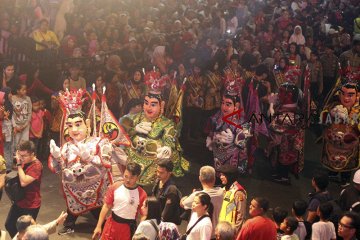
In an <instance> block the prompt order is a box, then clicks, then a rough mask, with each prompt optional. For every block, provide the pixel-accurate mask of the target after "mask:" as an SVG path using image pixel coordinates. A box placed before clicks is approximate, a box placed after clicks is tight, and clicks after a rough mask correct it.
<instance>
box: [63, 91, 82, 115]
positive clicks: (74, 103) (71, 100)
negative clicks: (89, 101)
mask: <svg viewBox="0 0 360 240" xmlns="http://www.w3.org/2000/svg"><path fill="white" fill-rule="evenodd" d="M83 95H84V91H83V90H82V89H79V90H77V91H69V90H68V89H66V91H65V92H64V93H60V94H59V97H60V103H61V105H62V107H63V109H64V110H66V112H67V114H75V113H82V111H81V108H82V104H83V102H84V100H85V98H83Z"/></svg>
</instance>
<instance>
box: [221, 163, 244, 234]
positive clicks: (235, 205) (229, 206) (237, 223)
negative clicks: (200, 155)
mask: <svg viewBox="0 0 360 240" xmlns="http://www.w3.org/2000/svg"><path fill="white" fill-rule="evenodd" d="M219 171H220V180H221V183H222V185H224V187H223V189H224V191H225V195H224V200H223V203H222V207H221V211H220V215H219V221H227V222H229V223H231V224H232V225H233V226H234V227H235V230H236V232H239V230H240V229H241V226H242V225H243V223H244V222H245V215H246V198H247V194H246V191H245V188H244V187H243V186H241V185H240V184H239V183H238V182H237V181H236V178H237V176H238V174H239V172H238V169H237V167H235V166H231V165H229V164H226V165H223V166H221V167H220V170H219Z"/></svg>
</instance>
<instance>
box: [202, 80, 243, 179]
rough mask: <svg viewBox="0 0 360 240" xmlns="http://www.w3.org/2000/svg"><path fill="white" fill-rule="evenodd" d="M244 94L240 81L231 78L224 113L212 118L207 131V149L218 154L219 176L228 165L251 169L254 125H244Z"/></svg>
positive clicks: (223, 98) (228, 83)
mask: <svg viewBox="0 0 360 240" xmlns="http://www.w3.org/2000/svg"><path fill="white" fill-rule="evenodd" d="M240 93H241V82H240V80H238V79H237V78H233V77H232V75H227V78H226V82H225V92H224V94H223V96H222V102H221V108H220V111H218V112H217V113H216V114H215V115H214V116H212V117H211V118H210V122H209V124H208V126H207V127H206V129H205V132H207V134H208V137H207V138H206V147H207V148H208V149H209V150H210V151H212V152H213V154H214V168H215V170H216V171H217V174H219V168H220V167H221V166H222V165H224V164H229V165H231V166H234V167H236V168H238V169H239V172H240V173H245V172H246V170H247V141H248V139H249V137H250V126H249V124H244V112H243V109H242V107H241V106H242V105H241V94H240ZM237 111H239V112H237Z"/></svg>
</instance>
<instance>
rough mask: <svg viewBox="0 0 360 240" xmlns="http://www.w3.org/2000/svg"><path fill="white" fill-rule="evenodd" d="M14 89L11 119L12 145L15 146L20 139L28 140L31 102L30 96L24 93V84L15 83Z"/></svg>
mask: <svg viewBox="0 0 360 240" xmlns="http://www.w3.org/2000/svg"><path fill="white" fill-rule="evenodd" d="M14 90H15V91H16V95H13V96H12V98H11V103H12V105H13V115H12V120H11V121H12V125H13V128H14V146H17V145H18V144H19V143H20V142H21V141H28V140H29V130H30V121H31V113H32V110H31V108H32V104H31V99H30V97H28V96H27V95H26V94H27V88H26V85H23V84H17V85H16V86H15V89H14Z"/></svg>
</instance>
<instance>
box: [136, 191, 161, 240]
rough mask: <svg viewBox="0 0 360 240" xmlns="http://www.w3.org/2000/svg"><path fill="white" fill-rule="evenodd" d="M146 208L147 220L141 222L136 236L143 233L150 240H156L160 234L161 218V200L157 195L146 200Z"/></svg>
mask: <svg viewBox="0 0 360 240" xmlns="http://www.w3.org/2000/svg"><path fill="white" fill-rule="evenodd" d="M144 209H145V210H144V211H145V212H144V215H146V220H145V221H142V222H141V223H140V224H139V226H138V227H137V228H136V231H135V234H134V236H135V235H136V234H139V233H143V234H144V235H145V236H146V237H147V238H149V239H150V240H156V239H157V238H156V237H157V236H158V235H159V224H160V220H161V211H160V202H159V201H158V200H157V199H156V198H155V197H149V198H148V199H147V200H146V202H145V207H144Z"/></svg>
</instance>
